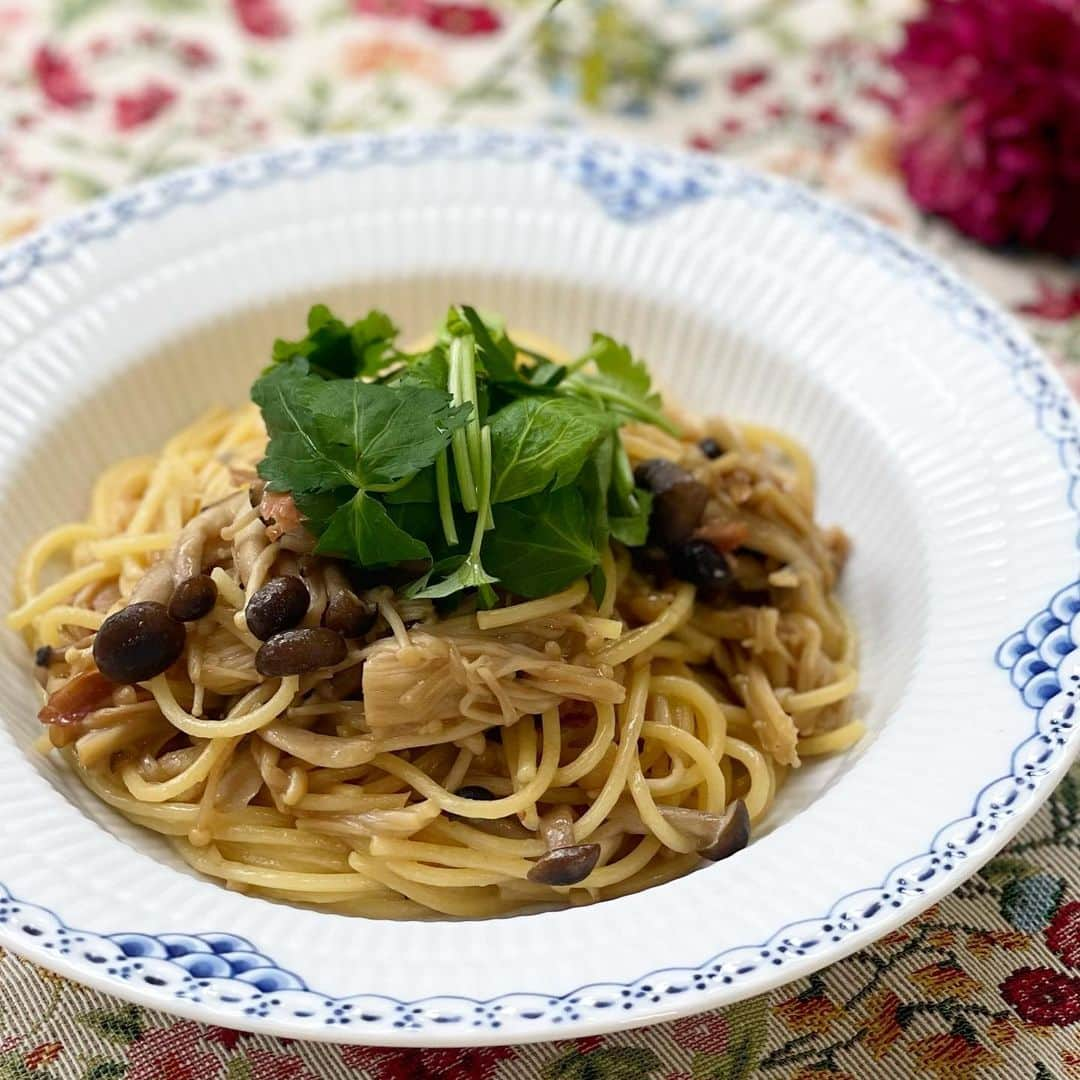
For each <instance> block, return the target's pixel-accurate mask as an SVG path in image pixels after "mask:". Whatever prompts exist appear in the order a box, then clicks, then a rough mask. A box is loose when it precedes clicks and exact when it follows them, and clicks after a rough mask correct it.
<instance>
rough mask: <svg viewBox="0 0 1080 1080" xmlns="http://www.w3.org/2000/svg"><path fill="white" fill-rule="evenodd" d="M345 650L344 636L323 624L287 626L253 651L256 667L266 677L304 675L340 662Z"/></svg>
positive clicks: (346, 651)
mask: <svg viewBox="0 0 1080 1080" xmlns="http://www.w3.org/2000/svg"><path fill="white" fill-rule="evenodd" d="M348 651H349V650H348V646H347V645H346V644H345V639H344V638H343V637H342V636H341V635H340V634H335V633H334V631H333V630H327V629H326V628H325V627H318V628H317V629H307V628H305V629H303V630H286V631H284V632H283V633H281V634H276V635H275V636H274V637H272V638H271V639H270V640H269V641H267V642H266V643H265V644H264V645H263V646H262V647H261V648H260V649H259V651H258V652H257V653H256V654H255V670H256V671H257V672H258V673H259V674H260V675H266V676H268V677H275V676H279V675H304V674H306V673H307V672H309V671H318V670H319V669H320V668H328V667H334V666H335V665H337V664H340V663H341V661H342V660H344V659H345V657H346V655H347V653H348Z"/></svg>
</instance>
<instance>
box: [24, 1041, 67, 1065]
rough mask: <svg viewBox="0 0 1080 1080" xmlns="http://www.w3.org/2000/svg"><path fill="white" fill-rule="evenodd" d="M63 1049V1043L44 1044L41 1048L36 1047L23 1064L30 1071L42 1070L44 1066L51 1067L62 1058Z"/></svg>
mask: <svg viewBox="0 0 1080 1080" xmlns="http://www.w3.org/2000/svg"><path fill="white" fill-rule="evenodd" d="M63 1049H64V1044H63V1043H58V1042H48V1043H42V1044H41V1045H40V1046H35V1047H34V1049H33V1050H31V1051H30V1053H29V1054H27V1055H26V1057H25V1058H23V1062H24V1063H25V1065H26V1067H27V1068H28V1069H31V1070H32V1069H40V1068H41V1066H42V1065H51V1064H52V1063H53V1062H54V1061H55V1060H56V1059H57V1058H58V1057H59V1056H60V1052H61V1051H62V1050H63Z"/></svg>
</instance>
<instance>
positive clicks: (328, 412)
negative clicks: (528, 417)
mask: <svg viewBox="0 0 1080 1080" xmlns="http://www.w3.org/2000/svg"><path fill="white" fill-rule="evenodd" d="M310 401H311V405H312V408H313V409H314V411H315V431H316V433H317V435H318V437H319V439H320V440H321V441H322V442H323V443H325V444H327V445H337V446H344V447H348V448H349V449H350V450H351V451H352V452H353V454H354V455H355V465H354V467H353V475H354V477H355V482H354V486H355V487H361V488H368V487H372V486H373V485H382V484H393V483H395V482H396V481H398V480H401V479H402V478H403V477H406V476H409V475H411V474H412V473H416V472H419V470H420V469H423V468H424V467H425V466H427V465H430V464H431V463H432V462H433V461H434V460H435V458H436V456H437V455H438V453H439V451H441V450H442V449H444V447H446V446H447V444H448V443H449V442H450V435H451V434H452V432H454V431H455V430H456V429H457V428H459V427H462V426H464V424H465V422H466V420H467V419H468V417H469V413H470V407H469V406H459V407H454V406H451V404H450V397H449V395H448V394H446V393H445V392H444V391H441V390H427V389H424V388H422V387H398V386H383V385H379V384H376V383H363V382H355V381H351V380H350V381H345V380H337V381H334V382H322V383H319V384H317V385H316V386H315V387H314V388H313V389H312V390H311V393H310ZM272 450H273V445H272V444H271V452H272Z"/></svg>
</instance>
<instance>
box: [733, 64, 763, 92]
mask: <svg viewBox="0 0 1080 1080" xmlns="http://www.w3.org/2000/svg"><path fill="white" fill-rule="evenodd" d="M768 81H769V69H768V68H765V67H762V66H761V65H760V64H754V65H753V66H751V67H743V68H739V69H738V70H737V71H733V72H732V73H731V74H730V75H729V76H728V80H727V85H728V89H729V90H730V91H731V92H732V93H733V94H738V95H740V96H741V95H743V94H748V93H750V91H751V90H753V89H754V88H755V87H758V86H761V84H762V83H765V82H768Z"/></svg>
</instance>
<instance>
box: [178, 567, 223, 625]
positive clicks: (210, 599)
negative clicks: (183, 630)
mask: <svg viewBox="0 0 1080 1080" xmlns="http://www.w3.org/2000/svg"><path fill="white" fill-rule="evenodd" d="M217 594H218V590H217V585H215V584H214V579H213V578H212V577H210V575H209V574H196V575H195V576H194V577H189V578H185V579H184V580H183V581H181V582H180V583H179V584H178V585H177V586H176V588H175V589H173V594H172V598H171V599H170V600H169V615H170V616H172V618H174V619H177V620H179V621H180V622H195V621H196V620H197V619H201V618H202V617H203V616H204V615H209V614H210V612H211V611H213V609H214V604H215V603H217Z"/></svg>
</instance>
